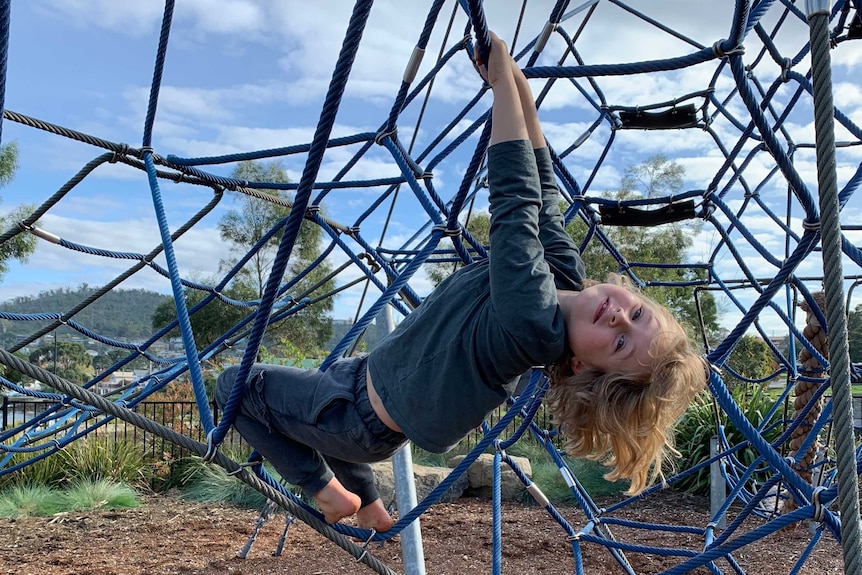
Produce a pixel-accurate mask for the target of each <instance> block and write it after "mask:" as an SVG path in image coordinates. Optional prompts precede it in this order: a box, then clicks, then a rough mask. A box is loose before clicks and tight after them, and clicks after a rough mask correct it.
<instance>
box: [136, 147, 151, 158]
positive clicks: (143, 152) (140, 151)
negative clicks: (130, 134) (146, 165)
mask: <svg viewBox="0 0 862 575" xmlns="http://www.w3.org/2000/svg"><path fill="white" fill-rule="evenodd" d="M147 152H149V153H150V154H153V147H152V146H141V149H140V150H139V153H140V158H141V159H142V160H143V159H144V154H146V153H147ZM153 155H155V154H153Z"/></svg>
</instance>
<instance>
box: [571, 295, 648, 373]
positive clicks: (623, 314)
mask: <svg viewBox="0 0 862 575" xmlns="http://www.w3.org/2000/svg"><path fill="white" fill-rule="evenodd" d="M661 327H662V326H661V323H660V321H659V318H658V317H657V315H656V314H655V313H654V311H653V308H652V306H651V305H649V304H648V303H647V302H646V300H644V299H643V298H641V297H640V296H639V295H637V294H635V293H632V292H630V291H629V290H627V289H625V288H624V287H621V286H617V285H614V284H607V283H602V284H597V285H594V286H590V287H588V288H587V289H585V290H583V291H582V292H580V293H579V294H578V295H577V297H576V298H575V299H574V303H573V305H572V306H571V308H570V309H569V311H568V314H567V316H566V331H567V332H568V337H569V346H570V347H571V349H572V352H573V353H574V357H573V358H572V370H573V371H575V372H576V373H577V372H578V371H580V370H581V369H582V368H584V367H592V368H595V369H599V370H601V371H604V372H617V373H630V374H645V373H649V371H650V368H651V365H652V361H651V358H650V356H649V349H650V344H651V343H652V339H653V337H654V336H655V335H656V334H657V333H658V332H659V331H660V330H661Z"/></svg>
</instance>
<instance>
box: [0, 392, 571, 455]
mask: <svg viewBox="0 0 862 575" xmlns="http://www.w3.org/2000/svg"><path fill="white" fill-rule="evenodd" d="M55 405H56V402H54V401H42V400H34V399H32V398H14V397H8V396H3V397H2V402H0V422H2V428H0V431H6V430H11V429H14V428H15V427H16V426H19V425H21V424H22V423H25V422H27V421H30V420H32V419H33V418H34V417H36V416H37V415H39V414H41V413H43V412H44V411H45V410H46V409H50V408H51V407H53V406H55ZM210 407H211V409H212V410H213V415H214V419H215V421H216V423H218V421H219V418H220V415H221V413H220V410H219V409H218V406H217V405H215V404H214V403H213V404H212V405H211V406H210ZM133 409H134V411H135V412H136V413H138V414H139V415H142V416H143V417H146V418H147V419H150V420H152V421H154V422H156V423H159V424H161V425H164V426H165V427H168V428H170V429H173V430H174V431H176V432H177V433H181V434H182V435H185V436H187V437H190V438H192V439H194V440H196V441H199V442H201V443H206V434H205V433H204V430H203V427H202V426H201V424H200V417H199V415H198V408H197V404H196V403H194V402H192V401H146V402H143V403H140V404H138V405H137V406H135V407H134V408H133ZM505 413H506V407H505V406H503V407H500V408H498V409H497V410H496V411H495V412H494V413H492V414H491V416H490V417H489V418H488V423H489V424H490V425H492V426H493V425H495V424H496V423H497V422H498V421H499V420H500V418H501V417H503V416H504V415H505ZM518 421H519V420H518ZM534 421H535V422H536V423H537V424H538V425H539V427H541V428H542V429H550V428H552V427H553V423H552V421H551V416H550V413H549V412H547V411H546V410H545V409H544V406H542V407H541V408H540V409H539V411H538V413H537V414H536V416H535V418H534ZM512 430H513V426H510V427H509V429H508V430H507V432H510V431H512ZM97 433H98V435H99V437H110V438H112V439H114V440H115V441H125V442H130V443H132V444H134V445H139V446H141V449H142V451H143V454H144V456H145V458H146V460H147V461H151V462H154V463H155V464H156V465H157V466H158V465H161V466H163V467H168V466H170V464H171V463H173V462H175V461H177V460H179V459H182V458H184V457H187V456H189V455H192V454H191V453H189V452H188V450H186V449H185V448H183V447H181V446H179V445H177V444H176V443H173V442H172V441H169V440H167V439H164V438H162V437H160V436H158V435H156V434H154V433H151V432H149V431H146V430H144V429H142V428H140V427H137V426H135V425H133V424H131V423H128V422H126V421H123V420H121V419H115V420H112V421H111V422H109V423H106V424H105V425H103V426H101V427H100V428H99V429H98V431H97ZM506 437H507V433H504V434H503V436H502V437H501V439H505V438H506ZM481 440H482V434H481V432H480V431H478V430H477V431H475V432H474V433H471V434H470V435H469V436H468V437H466V438H465V439H464V443H463V444H462V447H465V448H470V447H472V446H474V445H476V444H477V443H479V441H481ZM554 443H555V444H557V446H558V447H560V446H561V445H562V440H561V438H559V437H557V438H555V440H554ZM221 449H222V450H225V451H226V452H227V453H228V454H234V455H236V454H242V456H244V454H246V453H248V452H249V451H250V447H249V446H248V444H247V443H245V441H244V440H243V439H242V437H240V435H239V434H238V433H236V432H235V431H233V430H231V432H230V433H229V434H228V435H227V437H226V438H225V441H224V442H223V443H222V446H221Z"/></svg>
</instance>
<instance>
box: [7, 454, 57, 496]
mask: <svg viewBox="0 0 862 575" xmlns="http://www.w3.org/2000/svg"><path fill="white" fill-rule="evenodd" d="M35 455H36V454H35V453H16V454H15V456H14V457H13V458H12V461H11V462H9V463H8V464H7V465H6V466H5V467H4V469H7V468H10V467H14V466H15V465H16V464H17V463H21V462H23V461H27V460H28V459H30V458H32V457H34V456H35ZM65 476H66V470H65V469H64V468H63V462H62V461H61V460H60V458H59V457H57V456H56V454H53V455H49V456H47V457H43V458H42V459H39V460H37V461H34V462H33V463H30V464H28V465H26V466H25V467H22V468H21V469H17V470H15V471H13V472H12V473H7V474H5V475H2V476H0V489H9V488H11V487H17V486H28V485H34V486H35V485H42V486H51V485H57V484H59V483H61V482H62V481H63V479H64V478H65Z"/></svg>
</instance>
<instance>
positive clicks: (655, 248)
mask: <svg viewBox="0 0 862 575" xmlns="http://www.w3.org/2000/svg"><path fill="white" fill-rule="evenodd" d="M684 174H685V169H684V168H683V167H682V166H680V165H679V164H677V163H676V162H674V161H672V160H668V159H667V158H666V157H665V156H663V155H657V156H653V157H651V158H648V159H647V160H645V161H644V162H643V163H641V164H638V165H636V166H630V167H629V168H628V169H627V170H626V172H625V175H624V176H623V178H622V180H621V182H620V188H619V190H617V191H615V192H613V193H612V194H611V197H612V198H613V199H614V200H630V199H633V198H637V197H647V198H651V197H657V196H665V195H670V194H674V193H677V192H679V191H680V190H681V189H682V182H683V176H684ZM560 209H561V211H562V210H564V209H565V206H563V205H561V206H560ZM699 227H700V226H699V225H698V224H692V223H687V224H682V223H670V224H664V225H662V226H658V227H654V228H647V227H636V226H627V227H624V226H614V227H611V226H607V227H604V228H603V231H604V232H605V234H606V235H607V236H608V238H609V239H610V241H611V242H612V243H613V244H614V246H615V247H616V248H617V250H619V252H620V253H621V254H622V255H623V257H625V258H626V261H629V262H644V263H664V264H675V263H681V262H682V261H684V259H685V255H686V250H687V249H688V248H689V247H691V245H692V240H691V238H692V236H693V235H695V233H696V232H697V230H698V229H699ZM489 228H490V218H489V216H488V215H487V214H478V215H474V216H473V217H472V218H471V219H470V221H469V223H468V224H467V229H468V230H469V231H470V233H471V234H473V235H474V236H475V237H476V238H477V239H478V240H479V241H481V242H483V244H485V245H487V244H488V241H489V237H488V232H489ZM566 231H567V232H568V234H569V235H570V236H571V237H572V238H573V239H574V240H575V242H576V243H578V244H580V242H581V240H582V239H583V238H584V237H586V234H587V225H586V224H585V223H584V222H583V221H581V220H579V219H573V220H572V222H571V223H570V224H569V225H568V226H567V227H566ZM581 257H582V258H583V260H584V265H585V266H586V269H587V275H588V276H589V277H590V278H591V279H595V280H599V281H602V280H604V279H605V278H606V277H607V275H608V274H609V273H611V272H617V271H619V262H617V260H616V259H614V257H613V256H611V254H610V253H609V252H608V251H607V249H605V247H604V246H603V245H602V244H601V243H600V242H599V241H597V240H594V241H591V242H590V243H589V244H587V246H586V247H585V248H584V250H583V252H582V253H581ZM459 266H460V264H458V265H454V264H448V263H446V264H443V263H434V264H429V265H427V266H426V270H427V272H428V276H429V278H430V279H431V281H432V282H433V283H434V285H435V286H436V285H439V283H440V282H441V281H443V279H445V278H446V277H447V276H448V275H450V274H451V273H452V272H454V271H455V270H456V269H457V268H458V267H459ZM636 271H637V273H638V275H639V277H641V278H642V279H645V280H649V281H666V282H667V281H673V282H689V281H692V280H695V279H703V278H705V277H706V272H705V271H704V270H691V269H658V268H643V269H641V268H639V269H638V270H636ZM647 295H649V296H650V297H652V298H653V299H655V300H656V301H657V302H658V303H660V304H662V305H666V306H667V307H668V308H669V309H670V310H671V311H672V312H673V313H674V315H675V316H676V317H677V319H679V321H680V322H682V323H683V324H685V325H688V326H689V327H690V329H691V330H692V331H693V332H696V331H698V330H699V329H700V323H701V320H700V317H699V315H698V312H697V303H696V302H695V298H694V289H693V288H690V287H653V288H650V289H649V291H648V294H647ZM699 301H700V308H701V314H702V317H703V323H704V326H705V329H706V331H707V333H708V334H710V333H715V332H717V331H718V329H719V325H718V306H717V304H716V301H715V298H714V297H713V295H712V293H710V292H706V291H703V292H701V293H700V295H699Z"/></svg>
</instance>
